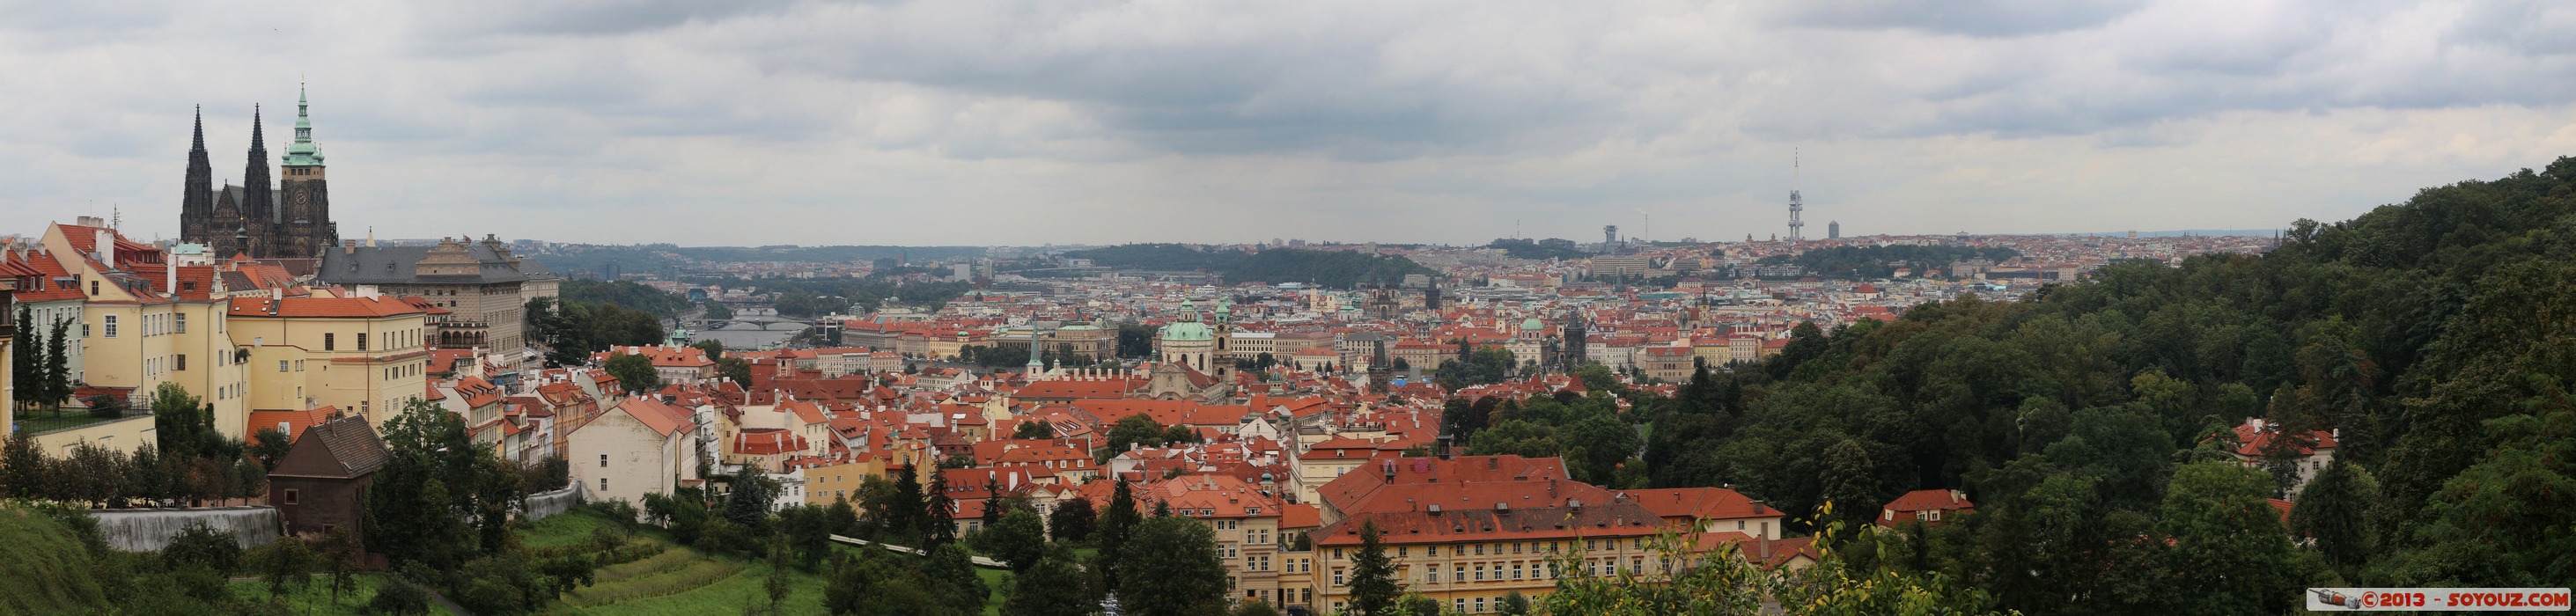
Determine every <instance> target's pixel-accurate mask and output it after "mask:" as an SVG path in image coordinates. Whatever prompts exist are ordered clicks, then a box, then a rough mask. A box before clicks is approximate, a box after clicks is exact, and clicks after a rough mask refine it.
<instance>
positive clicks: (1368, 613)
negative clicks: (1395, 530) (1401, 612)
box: [1351, 520, 1404, 616]
mask: <svg viewBox="0 0 2576 616" xmlns="http://www.w3.org/2000/svg"><path fill="white" fill-rule="evenodd" d="M1403 593H1404V587H1403V586H1402V585H1399V584H1397V583H1396V581H1395V563H1394V561H1393V560H1392V559H1389V558H1388V557H1387V555H1386V543H1385V538H1384V536H1383V535H1382V534H1380V533H1379V532H1378V529H1377V521H1376V520H1362V521H1361V522H1360V545H1359V548H1358V549H1357V550H1356V551H1354V552H1353V553H1352V554H1351V613H1353V614H1358V615H1360V616H1384V615H1385V614H1388V613H1390V612H1389V610H1391V609H1393V608H1394V607H1395V599H1396V597H1397V596H1398V595H1401V594H1403Z"/></svg>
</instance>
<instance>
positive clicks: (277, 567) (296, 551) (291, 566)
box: [242, 537, 316, 599]
mask: <svg viewBox="0 0 2576 616" xmlns="http://www.w3.org/2000/svg"><path fill="white" fill-rule="evenodd" d="M242 560H243V562H244V563H245V564H247V565H249V566H250V570H251V571H253V572H257V573H258V574H259V579H260V583H261V584H262V585H264V586H267V587H268V596H269V597H270V598H272V599H274V598H277V597H281V596H284V595H285V594H286V589H287V587H289V586H293V587H295V588H296V589H298V590H301V589H303V588H304V587H305V586H308V585H311V584H312V582H313V576H312V571H313V565H314V564H315V560H316V557H315V556H314V554H313V549H312V547H311V546H307V545H305V544H304V540H302V539H297V538H294V537H286V538H282V539H278V540H276V541H271V542H268V545H263V546H259V547H256V548H251V550H250V551H249V552H246V553H244V554H242Z"/></svg>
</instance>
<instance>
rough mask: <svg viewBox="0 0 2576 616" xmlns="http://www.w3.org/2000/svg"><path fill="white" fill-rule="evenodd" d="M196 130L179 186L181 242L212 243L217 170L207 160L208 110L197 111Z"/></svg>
mask: <svg viewBox="0 0 2576 616" xmlns="http://www.w3.org/2000/svg"><path fill="white" fill-rule="evenodd" d="M196 116H197V118H196V130H195V133H194V135H192V138H191V139H190V141H189V146H188V176H187V180H186V181H184V182H182V183H181V185H180V187H179V188H180V194H179V240H180V241H183V242H198V243H212V242H213V241H214V234H215V233H216V229H215V227H214V221H213V218H214V215H215V186H214V182H215V166H214V164H213V163H211V162H208V161H207V159H206V110H205V108H204V107H198V108H197V113H196Z"/></svg>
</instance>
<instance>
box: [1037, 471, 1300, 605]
mask: <svg viewBox="0 0 2576 616" xmlns="http://www.w3.org/2000/svg"><path fill="white" fill-rule="evenodd" d="M1128 487H1129V490H1130V492H1131V493H1132V494H1133V496H1134V498H1135V499H1136V508H1137V509H1139V510H1141V511H1145V512H1148V513H1150V512H1152V511H1154V510H1155V509H1156V508H1157V507H1169V508H1170V509H1171V511H1172V515H1173V516H1176V517H1182V518H1188V519H1192V520H1196V521H1198V522H1200V523H1202V524H1206V525H1207V526H1208V528H1209V530H1212V531H1215V535H1216V542H1217V556H1218V557H1219V558H1221V559H1223V561H1224V562H1225V568H1226V576H1227V577H1226V590H1227V592H1228V594H1229V596H1231V597H1233V598H1235V599H1238V600H1252V599H1258V600H1262V601H1266V602H1269V603H1270V604H1271V605H1274V606H1287V605H1312V601H1313V600H1314V595H1315V594H1316V593H1318V592H1321V591H1320V590H1318V589H1316V588H1315V587H1314V585H1313V583H1312V582H1311V580H1312V579H1313V578H1312V574H1311V573H1310V570H1311V569H1312V562H1313V559H1312V553H1311V552H1303V551H1296V550H1292V549H1290V548H1289V546H1290V545H1292V544H1293V543H1294V540H1295V538H1296V537H1297V536H1299V535H1303V534H1306V533H1307V532H1308V531H1311V530H1313V529H1314V521H1313V517H1312V510H1311V508H1301V507H1300V506H1296V505H1290V504H1287V502H1286V501H1284V500H1281V499H1280V494H1281V489H1282V488H1281V487H1280V486H1279V485H1278V484H1276V483H1269V484H1263V483H1255V482H1250V481H1245V480H1243V479H1242V478H1239V477H1234V476H1230V475H1225V474H1215V473H1211V474H1195V475H1183V476H1180V477H1175V478H1172V479H1166V480H1161V481H1153V482H1148V483H1142V484H1135V483H1131V484H1129V486H1128ZM1115 489H1116V484H1114V483H1112V482H1107V481H1100V482H1092V483H1088V484H1083V485H1082V486H1081V487H1079V488H1076V489H1075V491H1074V496H1075V497H1078V498H1086V499H1090V500H1091V501H1092V502H1093V504H1094V506H1096V507H1105V506H1107V504H1108V502H1109V498H1110V496H1111V493H1112V491H1114V490H1115Z"/></svg>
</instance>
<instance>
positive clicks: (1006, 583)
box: [975, 568, 1011, 616]
mask: <svg viewBox="0 0 2576 616" xmlns="http://www.w3.org/2000/svg"><path fill="white" fill-rule="evenodd" d="M975 577H980V578H984V589H985V590H988V591H992V593H993V594H991V595H988V596H986V597H985V599H984V613H985V614H988V615H994V616H998V615H999V614H1001V613H1002V591H1003V590H1005V589H1008V588H1010V587H1011V571H1010V570H1009V569H980V568H979V569H976V570H975Z"/></svg>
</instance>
